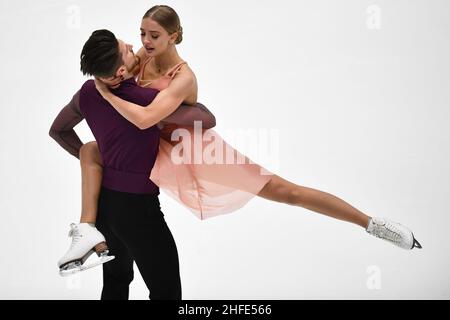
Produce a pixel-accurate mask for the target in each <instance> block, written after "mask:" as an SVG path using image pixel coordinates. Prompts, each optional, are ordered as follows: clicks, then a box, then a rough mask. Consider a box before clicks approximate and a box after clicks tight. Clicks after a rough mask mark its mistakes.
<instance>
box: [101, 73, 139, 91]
mask: <svg viewBox="0 0 450 320" xmlns="http://www.w3.org/2000/svg"><path fill="white" fill-rule="evenodd" d="M123 77H124V79H123V80H122V81H121V82H120V83H119V84H116V85H115V86H113V85H108V84H107V86H108V88H110V89H118V88H119V87H120V85H121V84H122V82H124V81H126V80H128V79H131V78H133V75H132V74H131V73H126V74H125V75H124V76H123Z"/></svg>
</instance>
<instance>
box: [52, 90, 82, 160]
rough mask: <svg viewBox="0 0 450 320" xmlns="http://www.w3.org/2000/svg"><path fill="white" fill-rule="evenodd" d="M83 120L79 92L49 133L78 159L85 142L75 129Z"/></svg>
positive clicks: (57, 118) (63, 110)
mask: <svg viewBox="0 0 450 320" xmlns="http://www.w3.org/2000/svg"><path fill="white" fill-rule="evenodd" d="M83 119H84V117H83V116H82V114H81V111H80V91H78V92H77V93H75V95H74V96H73V98H72V100H71V101H70V102H69V104H67V105H66V106H65V107H64V108H63V109H62V110H61V112H60V113H59V114H58V116H57V117H56V119H55V120H54V121H53V124H52V126H51V128H50V131H49V135H50V137H52V138H53V139H55V141H56V142H57V143H58V144H59V145H60V146H61V147H63V148H64V149H65V150H66V151H67V152H69V153H70V154H71V155H73V156H74V157H76V158H77V159H80V148H81V146H82V145H83V142H81V140H80V138H78V135H77V134H76V132H75V130H73V127H75V126H76V125H77V124H78V123H80V122H81V121H82V120H83Z"/></svg>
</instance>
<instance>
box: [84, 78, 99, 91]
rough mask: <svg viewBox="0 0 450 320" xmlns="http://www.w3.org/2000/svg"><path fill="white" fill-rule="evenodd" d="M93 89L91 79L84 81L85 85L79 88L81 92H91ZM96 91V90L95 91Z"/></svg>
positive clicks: (93, 85)
mask: <svg viewBox="0 0 450 320" xmlns="http://www.w3.org/2000/svg"><path fill="white" fill-rule="evenodd" d="M92 89H95V82H94V80H93V79H89V80H86V82H85V83H83V85H82V86H81V90H82V91H83V90H92ZM95 90H97V89H95Z"/></svg>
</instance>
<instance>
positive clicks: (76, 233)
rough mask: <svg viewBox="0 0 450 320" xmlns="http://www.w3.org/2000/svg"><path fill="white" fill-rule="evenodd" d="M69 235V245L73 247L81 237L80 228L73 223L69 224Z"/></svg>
mask: <svg viewBox="0 0 450 320" xmlns="http://www.w3.org/2000/svg"><path fill="white" fill-rule="evenodd" d="M69 237H72V244H71V245H70V248H73V247H74V246H75V245H76V244H77V243H78V242H79V241H80V239H81V237H82V235H81V233H80V230H79V229H78V226H77V225H76V224H75V223H71V224H70V231H69Z"/></svg>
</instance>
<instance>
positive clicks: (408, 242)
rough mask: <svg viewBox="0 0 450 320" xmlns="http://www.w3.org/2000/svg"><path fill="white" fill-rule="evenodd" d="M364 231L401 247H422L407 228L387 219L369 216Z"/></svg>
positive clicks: (408, 248) (409, 248)
mask: <svg viewBox="0 0 450 320" xmlns="http://www.w3.org/2000/svg"><path fill="white" fill-rule="evenodd" d="M366 231H367V232H368V233H369V234H371V235H373V236H375V237H377V238H381V239H383V240H386V241H389V242H390V243H392V244H394V245H396V246H398V247H400V248H403V249H407V250H411V249H413V248H419V249H422V246H421V245H420V243H419V242H418V241H417V240H416V239H415V238H414V234H413V233H412V232H411V231H410V230H409V229H408V228H406V227H404V226H402V225H401V224H399V223H397V222H393V221H390V220H388V219H383V218H376V217H374V218H371V219H370V221H369V225H368V226H367V229H366Z"/></svg>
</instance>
